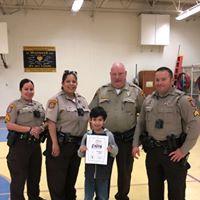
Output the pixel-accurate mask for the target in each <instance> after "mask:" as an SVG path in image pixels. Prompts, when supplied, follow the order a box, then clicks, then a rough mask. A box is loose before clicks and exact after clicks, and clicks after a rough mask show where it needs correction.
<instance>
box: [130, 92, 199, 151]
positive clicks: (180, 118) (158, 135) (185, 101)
mask: <svg viewBox="0 0 200 200" xmlns="http://www.w3.org/2000/svg"><path fill="white" fill-rule="evenodd" d="M159 119H161V120H162V121H163V127H162V128H156V126H155V124H156V121H157V120H159ZM199 130H200V118H199V111H198V109H197V107H196V105H195V104H194V103H193V100H192V98H191V97H189V96H186V95H184V93H183V92H181V91H179V90H177V89H175V88H172V89H171V90H170V91H169V92H168V93H167V94H166V95H165V96H164V97H160V96H159V95H158V94H157V93H156V92H154V93H153V94H152V95H149V96H148V97H147V98H146V99H145V101H144V104H143V106H142V109H141V113H140V116H139V119H138V123H137V127H136V131H135V135H134V141H133V147H135V146H138V145H139V135H140V134H141V133H142V132H143V131H147V132H148V134H149V135H150V136H152V137H153V138H154V139H156V140H160V141H163V140H166V137H167V136H168V135H171V134H174V135H177V137H179V135H180V134H181V133H182V132H185V133H186V134H187V137H186V140H185V142H184V144H183V145H182V147H181V150H182V151H183V152H184V153H188V152H189V150H190V149H191V148H192V147H193V146H194V144H195V143H196V141H197V138H198V135H199Z"/></svg>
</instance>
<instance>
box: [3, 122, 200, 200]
mask: <svg viewBox="0 0 200 200" xmlns="http://www.w3.org/2000/svg"><path fill="white" fill-rule="evenodd" d="M6 135H7V130H6V128H5V124H4V123H3V122H2V121H1V122H0V200H8V199H9V195H10V192H9V182H10V175H9V171H8V169H7V164H6V155H7V152H8V147H7V145H6ZM44 148H45V145H44V144H42V149H43V150H44ZM199 157H200V139H199V140H198V142H197V144H196V146H195V147H194V148H193V149H192V151H191V153H190V157H189V162H190V164H191V166H192V167H191V169H190V170H189V171H188V175H187V189H186V200H199V199H200V197H199V191H200V159H199ZM144 161H145V154H144V153H143V152H142V155H141V157H140V159H139V160H135V161H134V167H133V172H132V179H131V189H130V193H129V198H130V200H148V185H147V176H146V170H145V165H144ZM76 188H77V200H83V199H84V159H82V162H81V166H80V170H79V176H78V179H77V183H76ZM40 189H41V194H40V196H41V197H43V198H45V199H47V200H50V196H49V192H48V188H47V183H46V173H45V162H44V157H43V163H42V176H41V182H40ZM110 191H111V192H110V200H114V195H115V193H116V191H117V170H116V164H114V168H113V172H112V181H111V188H110ZM165 191H166V192H165V196H166V197H165V199H166V200H167V190H165ZM25 195H26V192H25Z"/></svg>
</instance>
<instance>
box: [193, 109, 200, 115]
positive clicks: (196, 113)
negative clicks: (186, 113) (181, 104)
mask: <svg viewBox="0 0 200 200" xmlns="http://www.w3.org/2000/svg"><path fill="white" fill-rule="evenodd" d="M193 115H194V116H195V117H196V116H200V113H199V110H197V109H196V110H195V111H194V112H193Z"/></svg>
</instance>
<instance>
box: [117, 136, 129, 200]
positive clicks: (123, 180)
mask: <svg viewBox="0 0 200 200" xmlns="http://www.w3.org/2000/svg"><path fill="white" fill-rule="evenodd" d="M115 142H116V144H117V146H118V148H119V152H118V154H117V156H116V162H117V170H118V179H117V186H118V192H117V194H116V195H115V199H117V200H129V197H128V193H129V190H130V182H131V172H132V169H133V156H132V154H131V152H132V140H131V141H123V140H121V139H116V138H115Z"/></svg>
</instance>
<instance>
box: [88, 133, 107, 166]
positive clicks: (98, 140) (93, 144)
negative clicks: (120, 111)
mask: <svg viewBox="0 0 200 200" xmlns="http://www.w3.org/2000/svg"><path fill="white" fill-rule="evenodd" d="M86 146H87V151H86V156H85V162H86V163H87V164H99V165H107V158H108V150H107V148H108V136H106V135H105V136H104V135H87V141H86Z"/></svg>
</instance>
